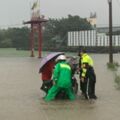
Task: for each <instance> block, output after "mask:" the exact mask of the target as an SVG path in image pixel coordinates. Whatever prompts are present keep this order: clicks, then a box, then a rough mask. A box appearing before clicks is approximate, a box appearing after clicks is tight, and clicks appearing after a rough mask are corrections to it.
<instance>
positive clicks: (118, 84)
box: [115, 75, 120, 90]
mask: <svg viewBox="0 0 120 120" xmlns="http://www.w3.org/2000/svg"><path fill="white" fill-rule="evenodd" d="M115 83H116V88H117V89H119V90H120V76H119V75H115Z"/></svg>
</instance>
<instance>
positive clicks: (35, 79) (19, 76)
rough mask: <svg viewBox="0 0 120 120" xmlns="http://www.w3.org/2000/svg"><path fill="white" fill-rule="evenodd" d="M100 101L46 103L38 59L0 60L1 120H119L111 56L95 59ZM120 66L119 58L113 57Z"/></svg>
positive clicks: (119, 104)
mask: <svg viewBox="0 0 120 120" xmlns="http://www.w3.org/2000/svg"><path fill="white" fill-rule="evenodd" d="M92 56H93V59H94V61H95V69H96V74H97V85H96V93H97V96H98V100H97V101H96V102H95V103H92V104H91V103H89V102H88V101H86V100H82V99H80V97H79V94H80V92H78V98H77V100H75V101H73V102H70V101H68V100H67V101H64V100H57V101H53V102H48V103H46V102H44V100H43V99H42V96H44V93H43V92H42V91H40V90H39V88H40V84H41V81H40V80H39V74H38V69H39V64H40V61H39V59H38V58H0V120H120V91H117V90H116V89H115V87H114V85H115V83H114V76H113V73H112V72H111V71H109V70H107V68H106V63H107V62H108V55H99V54H98V55H92ZM114 57H115V58H114V59H115V61H117V62H119V60H120V55H119V54H118V55H114Z"/></svg>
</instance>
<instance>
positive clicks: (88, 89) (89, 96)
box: [86, 79, 90, 99]
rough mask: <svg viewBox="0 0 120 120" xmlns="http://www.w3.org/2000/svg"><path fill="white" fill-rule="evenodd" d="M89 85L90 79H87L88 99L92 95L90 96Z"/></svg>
mask: <svg viewBox="0 0 120 120" xmlns="http://www.w3.org/2000/svg"><path fill="white" fill-rule="evenodd" d="M89 85H90V80H89V79H88V81H87V88H86V95H87V98H88V99H90V96H89Z"/></svg>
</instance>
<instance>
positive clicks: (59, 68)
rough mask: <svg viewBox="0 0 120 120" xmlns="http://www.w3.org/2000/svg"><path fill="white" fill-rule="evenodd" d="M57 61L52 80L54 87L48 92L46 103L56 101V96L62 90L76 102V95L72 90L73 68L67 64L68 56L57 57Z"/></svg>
mask: <svg viewBox="0 0 120 120" xmlns="http://www.w3.org/2000/svg"><path fill="white" fill-rule="evenodd" d="M56 61H57V64H56V65H55V68H54V71H53V78H52V79H53V81H54V85H53V86H52V88H51V89H50V90H49V91H48V94H47V96H46V97H45V101H51V100H53V99H55V97H56V95H57V94H58V93H59V92H60V91H61V90H64V91H65V93H66V94H67V95H68V97H69V99H70V100H74V99H75V94H74V92H73V90H72V80H71V78H72V77H71V67H70V66H69V65H68V64H67V63H66V56H65V55H60V56H58V57H57V59H56Z"/></svg>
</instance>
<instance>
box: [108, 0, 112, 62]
mask: <svg viewBox="0 0 120 120" xmlns="http://www.w3.org/2000/svg"><path fill="white" fill-rule="evenodd" d="M108 4H109V63H113V50H112V0H108Z"/></svg>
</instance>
